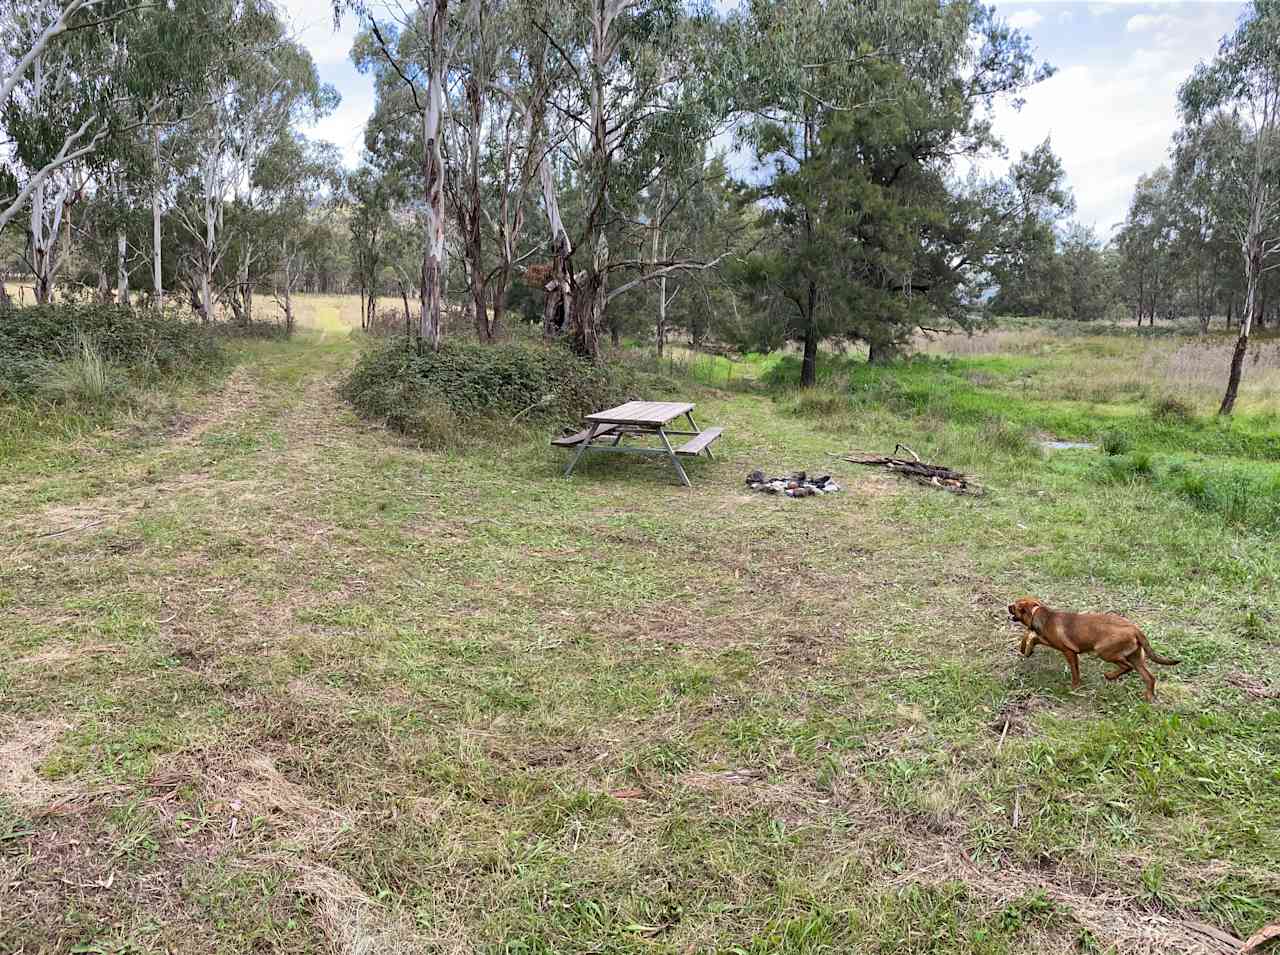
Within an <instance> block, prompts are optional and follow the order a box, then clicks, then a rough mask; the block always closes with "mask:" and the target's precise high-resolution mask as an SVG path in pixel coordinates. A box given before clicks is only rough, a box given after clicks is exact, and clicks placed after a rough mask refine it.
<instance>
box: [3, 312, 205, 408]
mask: <svg viewBox="0 0 1280 955" xmlns="http://www.w3.org/2000/svg"><path fill="white" fill-rule="evenodd" d="M86 343H87V349H88V351H86ZM221 359H222V349H221V348H220V346H219V345H218V342H217V340H216V338H215V337H214V335H213V334H212V333H211V332H210V331H209V330H208V329H206V328H203V327H201V326H200V325H198V324H196V323H194V322H191V321H188V320H185V319H184V318H180V317H178V315H177V314H175V313H166V314H158V313H156V312H150V311H140V310H134V309H131V308H126V307H123V306H119V305H67V304H58V305H37V306H32V307H30V308H16V309H5V310H0V398H13V397H18V396H22V395H30V394H34V393H36V392H37V391H39V390H40V389H41V388H42V387H43V386H44V384H45V383H46V382H47V381H50V380H54V381H55V382H56V380H57V378H58V376H59V374H62V373H68V374H77V375H79V374H90V376H91V377H92V373H94V369H93V368H91V367H89V366H90V365H92V364H94V363H95V362H97V363H101V364H102V365H103V366H104V367H103V369H100V370H102V371H103V373H104V375H105V374H109V371H108V369H117V370H119V369H127V370H128V371H129V372H130V373H131V374H132V375H134V376H135V377H150V376H153V375H167V374H173V373H176V372H181V371H187V370H190V369H194V368H201V367H211V366H214V365H216V364H218V363H219V362H220V361H221ZM77 362H78V363H79V365H80V367H78V368H71V367H68V366H67V363H72V364H74V363H77ZM60 366H61V371H59V370H58V369H59V367H60ZM85 383H86V384H88V385H90V386H91V385H92V381H88V382H85Z"/></svg>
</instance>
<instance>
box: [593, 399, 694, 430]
mask: <svg viewBox="0 0 1280 955" xmlns="http://www.w3.org/2000/svg"><path fill="white" fill-rule="evenodd" d="M692 410H693V404H692V403H690V402H688V401H628V402H627V403H626V404H624V405H618V407H616V408H607V409H606V410H604V411H597V412H595V413H593V414H589V415H586V420H587V421H594V422H596V423H597V424H639V425H648V426H649V427H655V428H656V427H661V426H662V425H664V424H666V423H667V422H668V421H670V420H671V419H673V418H678V417H680V416H681V415H682V414H685V413H686V412H689V411H692Z"/></svg>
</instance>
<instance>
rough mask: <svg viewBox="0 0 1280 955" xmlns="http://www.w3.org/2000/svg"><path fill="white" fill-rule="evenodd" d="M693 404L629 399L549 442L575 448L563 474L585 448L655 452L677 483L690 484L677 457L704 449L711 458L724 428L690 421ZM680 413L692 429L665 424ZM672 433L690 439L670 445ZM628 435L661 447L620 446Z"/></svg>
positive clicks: (626, 451)
mask: <svg viewBox="0 0 1280 955" xmlns="http://www.w3.org/2000/svg"><path fill="white" fill-rule="evenodd" d="M693 407H694V406H693V404H692V403H690V402H685V401H628V402H627V403H626V404H622V405H618V407H616V408H608V409H606V410H604V411H597V412H595V413H593V414H589V415H586V416H585V418H584V419H583V420H584V421H586V422H587V427H586V428H584V429H583V430H582V431H579V432H578V433H577V434H570V435H565V436H564V437H561V438H555V439H554V440H552V442H551V443H552V444H553V445H555V446H557V447H562V448H573V447H576V448H577V449H578V450H577V452H576V453H575V454H574V456H573V458H572V459H571V460H570V461H569V466H568V467H567V468H565V472H564V476H565V477H568V476H569V475H571V474H572V473H573V469H574V468H575V467H576V466H577V464H578V461H579V460H581V458H582V456H583V454H585V453H586V452H587V451H588V450H591V451H617V452H619V453H622V454H649V455H654V454H656V455H659V456H665V457H666V458H668V459H669V460H670V461H671V466H672V467H673V468H675V472H676V474H677V475H678V476H679V478H680V483H681V484H683V485H684V486H685V487H690V486H691V485H690V484H689V476H688V475H687V474H685V473H684V468H683V467H682V466H681V464H680V460H679V458H680V457H696V456H697V455H699V454H702V453H703V452H706V455H707V457H709V458H714V455H713V454H712V453H711V445H712V444H713V443H714V442H715V441H716V440H717V439H718V438H719V437H720V435H722V434H723V433H724V429H723V428H707V429H706V430H705V431H704V430H703V429H701V428H699V427H698V425H697V422H695V421H694V420H693ZM681 416H683V417H685V418H687V419H688V421H689V427H690V428H691V429H692V430H689V431H683V430H681V431H677V430H673V429H672V428H669V427H668V425H669V424H670V423H671V422H672V421H675V420H676V419H677V418H679V417H681ZM672 436H680V437H688V438H689V440H688V441H686V442H684V443H683V444H681V445H680V446H679V447H673V446H672V444H671V437H672ZM627 437H657V438H658V440H659V441H661V442H662V447H660V448H652V447H634V446H632V447H623V446H622V439H623V438H627Z"/></svg>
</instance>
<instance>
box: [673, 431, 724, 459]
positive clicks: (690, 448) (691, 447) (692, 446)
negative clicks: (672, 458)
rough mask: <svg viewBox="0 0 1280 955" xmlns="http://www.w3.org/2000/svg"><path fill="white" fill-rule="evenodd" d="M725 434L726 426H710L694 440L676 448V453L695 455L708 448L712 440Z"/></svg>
mask: <svg viewBox="0 0 1280 955" xmlns="http://www.w3.org/2000/svg"><path fill="white" fill-rule="evenodd" d="M722 434H724V428H708V429H707V430H706V431H702V432H700V433H699V434H698V435H697V436H696V437H694V438H693V439H692V440H689V441H686V442H685V443H684V444H682V445H680V447H678V448H676V454H685V455H689V456H692V455H695V454H699V453H701V452H702V451H703V450H704V449H706V448H707V447H708V446H709V445H710V444H711V442H712V441H716V440H718V439H719V437H720V435H722Z"/></svg>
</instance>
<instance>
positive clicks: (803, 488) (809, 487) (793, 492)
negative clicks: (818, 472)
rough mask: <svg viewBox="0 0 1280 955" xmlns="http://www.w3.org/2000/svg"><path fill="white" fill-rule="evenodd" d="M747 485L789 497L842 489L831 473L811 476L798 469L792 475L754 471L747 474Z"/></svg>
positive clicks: (834, 491)
mask: <svg viewBox="0 0 1280 955" xmlns="http://www.w3.org/2000/svg"><path fill="white" fill-rule="evenodd" d="M747 487H749V488H751V490H753V491H762V492H763V493H765V494H785V495H786V496H787V497H816V496H817V495H819V494H834V493H836V492H837V491H839V490H840V485H839V484H837V483H836V482H835V481H833V480H831V475H830V474H824V475H822V476H821V477H809V476H808V475H807V474H805V472H804V471H796V472H795V473H793V474H792V475H791V476H790V477H766V476H765V473H764V472H763V471H752V472H751V473H750V474H748V475H747Z"/></svg>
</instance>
